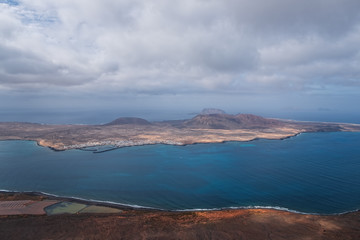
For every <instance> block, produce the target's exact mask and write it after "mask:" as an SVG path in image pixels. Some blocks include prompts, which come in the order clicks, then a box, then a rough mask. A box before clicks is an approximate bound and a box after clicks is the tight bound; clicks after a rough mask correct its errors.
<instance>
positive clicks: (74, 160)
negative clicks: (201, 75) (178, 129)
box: [0, 132, 360, 214]
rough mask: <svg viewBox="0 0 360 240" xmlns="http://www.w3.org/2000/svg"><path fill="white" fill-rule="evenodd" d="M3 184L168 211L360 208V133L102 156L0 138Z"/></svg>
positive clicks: (7, 187) (126, 151) (142, 149)
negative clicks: (54, 149)
mask: <svg viewBox="0 0 360 240" xmlns="http://www.w3.org/2000/svg"><path fill="white" fill-rule="evenodd" d="M0 189H3V190H10V191H39V192H46V193H50V194H55V195H60V196H68V197H69V196H71V197H77V198H83V199H88V200H90V199H92V200H100V201H109V202H116V203H121V204H128V205H136V206H145V207H151V208H160V209H168V210H186V209H215V208H232V207H255V206H262V207H275V208H276V207H279V208H285V209H288V210H293V211H299V212H305V213H320V214H333V213H342V212H347V211H354V210H356V209H359V208H360V133H346V132H336V133H305V134H300V135H298V136H296V137H293V138H288V139H285V140H265V139H262V140H256V141H252V142H228V143H224V144H217V143H216V144H195V145H188V146H171V145H147V146H134V147H126V148H120V149H116V150H113V151H107V152H103V153H97V154H94V153H92V152H91V151H82V150H69V151H63V152H54V151H52V150H50V149H48V148H44V147H39V146H37V144H36V143H35V142H32V141H0Z"/></svg>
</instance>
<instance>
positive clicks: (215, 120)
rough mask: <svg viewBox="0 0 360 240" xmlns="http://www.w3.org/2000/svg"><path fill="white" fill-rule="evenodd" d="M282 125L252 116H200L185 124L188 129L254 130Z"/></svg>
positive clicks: (276, 121)
mask: <svg viewBox="0 0 360 240" xmlns="http://www.w3.org/2000/svg"><path fill="white" fill-rule="evenodd" d="M279 124H281V121H279V120H274V119H268V118H263V117H260V116H256V115H252V114H237V115H230V114H206V115H204V114H200V115H197V116H195V117H194V118H192V119H190V120H186V121H184V122H183V126H184V127H187V128H205V129H244V128H245V129H249V128H250V129H252V128H269V127H274V126H277V125H279Z"/></svg>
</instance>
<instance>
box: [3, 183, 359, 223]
mask: <svg viewBox="0 0 360 240" xmlns="http://www.w3.org/2000/svg"><path fill="white" fill-rule="evenodd" d="M2 194H20V195H21V194H23V195H28V196H37V197H45V198H48V199H49V200H58V201H68V202H74V203H82V204H87V205H95V206H104V207H112V208H117V209H120V210H134V211H151V212H165V213H166V212H168V213H171V212H174V213H176V212H178V213H181V212H183V213H193V212H222V211H236V210H274V211H280V212H287V213H294V214H299V215H311V216H341V215H345V214H349V213H359V214H360V209H354V210H350V211H345V212H340V213H329V214H326V213H307V212H301V211H297V210H292V209H288V208H286V207H280V206H240V207H223V208H211V209H205V208H204V209H201V208H194V209H178V210H176V209H174V210H172V209H161V208H153V207H146V206H140V205H136V204H124V203H118V202H112V201H102V200H95V199H85V198H79V197H72V196H59V195H56V194H51V193H46V192H38V191H12V190H5V189H1V190H0V195H2Z"/></svg>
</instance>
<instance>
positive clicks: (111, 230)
mask: <svg viewBox="0 0 360 240" xmlns="http://www.w3.org/2000/svg"><path fill="white" fill-rule="evenodd" d="M4 195H5V194H1V193H0V199H1V201H5V204H9V203H10V204H11V201H14V204H18V203H19V202H24V201H25V202H26V201H30V202H43V201H44V202H51V201H52V200H49V199H48V198H46V197H45V198H44V197H41V196H34V195H32V196H31V195H25V194H18V195H10V194H9V195H7V196H4ZM0 203H1V202H0ZM73 203H74V204H78V203H76V202H73ZM40 205H41V204H40ZM86 205H87V204H86ZM87 207H88V208H92V207H93V208H92V209H94V207H97V206H87ZM99 207H101V206H99ZM112 208H114V207H112ZM115 208H116V207H115ZM118 209H119V208H118ZM119 210H120V211H118V212H107V213H106V212H104V213H102V212H91V211H90V212H81V211H82V210H80V211H79V212H64V213H63V214H54V215H51V214H50V215H47V214H45V213H44V214H42V215H34V214H32V213H24V214H21V215H2V216H0V239H8V240H11V239H22V240H24V239H25V240H26V239H29V240H30V239H81V240H82V239H84V240H85V239H166V240H169V239H221V240H225V239H244V240H245V239H251V240H264V239H273V240H275V239H278V240H284V239H295V238H296V239H314V240H315V239H329V240H330V239H332V240H347V239H348V240H351V239H359V236H360V222H359V217H360V211H357V212H351V213H345V214H341V215H310V214H299V213H293V212H287V211H283V210H274V209H229V210H217V211H191V212H180V211H176V212H175V211H159V210H152V209H130V208H122V209H119Z"/></svg>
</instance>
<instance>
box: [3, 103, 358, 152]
mask: <svg viewBox="0 0 360 240" xmlns="http://www.w3.org/2000/svg"><path fill="white" fill-rule="evenodd" d="M208 112H210V114H208ZM213 112H214V111H209V110H208V111H206V112H205V114H204V113H202V114H199V115H197V116H195V117H194V118H192V119H186V120H176V121H162V122H148V121H146V120H145V119H141V118H133V117H124V118H118V119H116V120H114V121H112V122H109V123H107V124H104V125H47V124H37V123H21V122H0V140H34V141H36V142H37V143H38V144H39V145H41V146H46V147H50V148H52V149H54V150H67V149H76V148H84V147H90V146H103V145H113V146H115V147H124V146H134V145H145V144H157V143H162V144H174V145H186V144H193V143H213V142H224V141H250V140H254V139H258V138H266V139H283V138H287V137H291V136H294V135H297V134H299V133H303V132H334V131H360V125H359V124H343V123H319V122H297V121H289V120H278V119H267V118H263V117H260V116H255V115H251V114H237V115H230V114H225V113H221V112H220V113H218V112H217V111H215V112H216V113H215V114H213Z"/></svg>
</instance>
